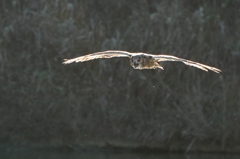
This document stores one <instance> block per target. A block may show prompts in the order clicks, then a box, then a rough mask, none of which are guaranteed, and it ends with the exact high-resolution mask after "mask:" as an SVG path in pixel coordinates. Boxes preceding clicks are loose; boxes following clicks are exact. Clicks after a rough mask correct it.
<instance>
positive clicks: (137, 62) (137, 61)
mask: <svg viewBox="0 0 240 159" xmlns="http://www.w3.org/2000/svg"><path fill="white" fill-rule="evenodd" d="M130 63H131V65H132V67H133V68H135V69H141V68H142V64H143V58H142V57H141V56H133V57H132V58H131V59H130Z"/></svg>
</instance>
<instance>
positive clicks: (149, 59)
mask: <svg viewBox="0 0 240 159" xmlns="http://www.w3.org/2000/svg"><path fill="white" fill-rule="evenodd" d="M113 57H128V58H130V65H131V66H132V67H133V68H134V69H140V70H142V69H162V70H163V67H162V66H161V65H160V64H159V62H162V61H180V62H183V63H184V64H186V65H189V66H193V67H197V68H199V69H201V70H204V71H208V70H211V71H213V72H216V73H219V72H221V70H220V69H218V68H215V67H211V66H208V65H204V64H201V63H197V62H194V61H190V60H186V59H182V58H178V57H176V56H171V55H153V54H147V53H130V52H127V51H118V50H109V51H103V52H96V53H93V54H88V55H84V56H80V57H76V58H73V59H64V60H65V61H64V62H63V64H69V63H72V62H84V61H89V60H94V59H100V58H113Z"/></svg>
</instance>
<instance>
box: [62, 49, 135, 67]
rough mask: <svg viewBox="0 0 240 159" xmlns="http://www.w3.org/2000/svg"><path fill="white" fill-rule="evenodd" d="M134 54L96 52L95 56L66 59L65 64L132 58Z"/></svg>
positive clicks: (111, 51)
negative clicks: (101, 59) (102, 59)
mask: <svg viewBox="0 0 240 159" xmlns="http://www.w3.org/2000/svg"><path fill="white" fill-rule="evenodd" d="M131 56H132V53H130V52H127V51H117V50H109V51H103V52H96V53H93V54H88V55H84V56H79V57H76V58H73V59H64V60H65V61H64V62H63V64H69V63H72V62H84V61H89V60H94V59H100V58H113V57H129V58H130V57H131Z"/></svg>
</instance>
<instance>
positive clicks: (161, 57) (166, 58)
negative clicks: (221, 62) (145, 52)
mask: <svg viewBox="0 0 240 159" xmlns="http://www.w3.org/2000/svg"><path fill="white" fill-rule="evenodd" d="M153 58H155V59H156V61H157V62H161V61H180V62H183V63H184V64H186V65H189V66H193V67H197V68H199V69H201V70H204V71H208V70H211V71H213V72H216V73H219V72H221V70H220V69H218V68H215V67H211V66H208V65H204V64H201V63H198V62H194V61H190V60H186V59H182V58H178V57H176V56H170V55H153Z"/></svg>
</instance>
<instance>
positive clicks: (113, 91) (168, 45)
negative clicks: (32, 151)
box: [0, 0, 240, 152]
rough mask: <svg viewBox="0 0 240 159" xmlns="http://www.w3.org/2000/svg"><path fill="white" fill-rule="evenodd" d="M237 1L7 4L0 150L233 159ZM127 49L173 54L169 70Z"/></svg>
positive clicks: (35, 0) (239, 133)
mask: <svg viewBox="0 0 240 159" xmlns="http://www.w3.org/2000/svg"><path fill="white" fill-rule="evenodd" d="M239 8H240V1H239V0H212V1H209V0H195V1H192V0H184V1H177V0H173V1H169V0H138V1H129V0H101V1H96V0H87V1H86V0H52V1H49V0H21V1H18V0H1V2H0V30H1V31H0V142H1V143H36V144H45V145H59V146H65V145H67V146H72V145H78V146H79V145H80V146H83V147H84V146H89V145H94V146H101V147H102V146H110V147H111V146H113V147H124V148H136V147H143V148H146V147H148V148H157V149H161V150H167V151H186V152H188V151H195V150H197V151H205V152H206V151H238V150H239V144H240V125H239V123H240V74H239V72H240V27H239V26H240V9H239ZM105 50H125V51H129V52H146V53H151V54H169V55H174V56H178V57H181V58H186V59H189V60H193V61H197V62H200V63H203V64H207V65H210V66H213V67H217V68H219V69H221V70H222V73H221V74H216V73H214V72H205V71H202V70H199V69H197V68H193V67H189V66H186V65H184V64H182V63H180V62H165V63H162V65H163V67H164V71H159V70H142V71H141V70H134V69H133V68H132V67H131V66H130V65H129V59H128V58H113V59H101V60H93V61H89V62H85V63H77V64H75V63H74V64H70V65H62V62H63V59H65V58H74V57H77V56H81V55H85V54H89V53H93V52H98V51H105Z"/></svg>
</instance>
